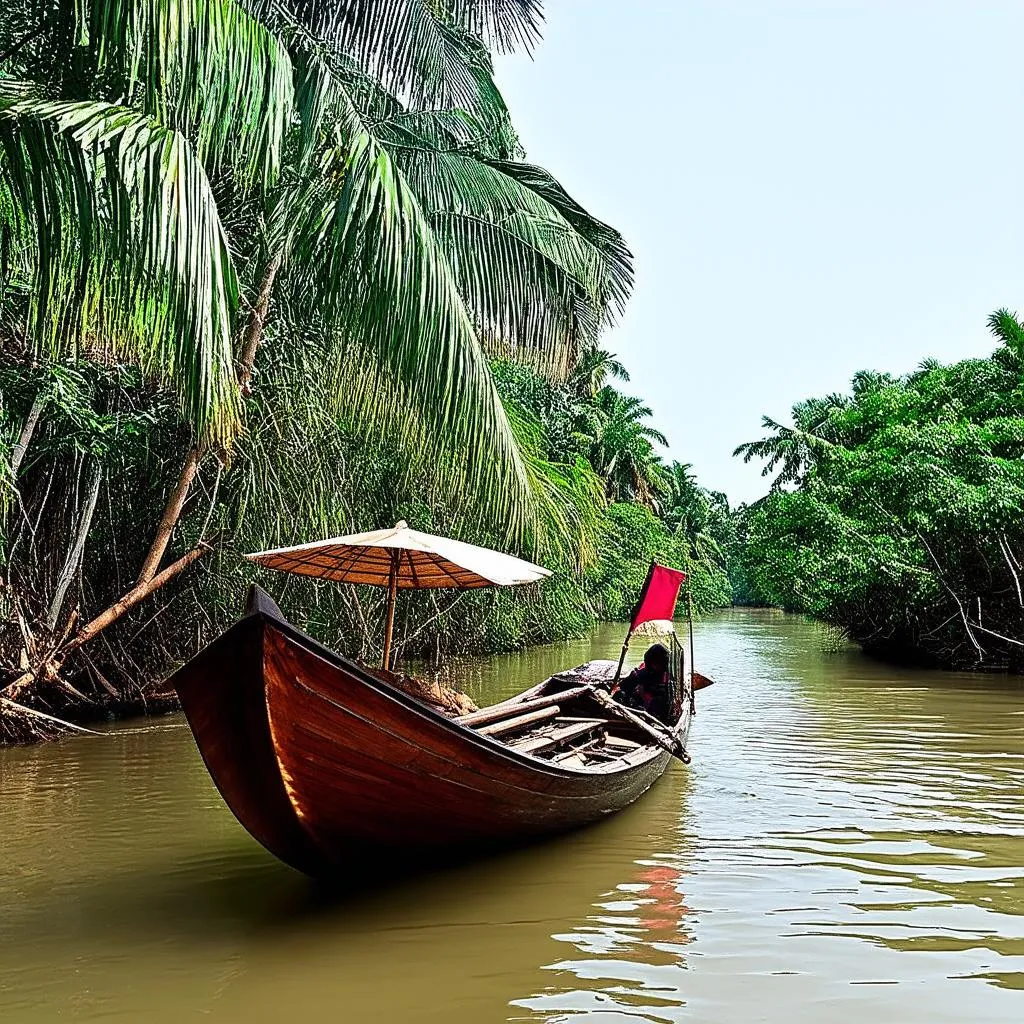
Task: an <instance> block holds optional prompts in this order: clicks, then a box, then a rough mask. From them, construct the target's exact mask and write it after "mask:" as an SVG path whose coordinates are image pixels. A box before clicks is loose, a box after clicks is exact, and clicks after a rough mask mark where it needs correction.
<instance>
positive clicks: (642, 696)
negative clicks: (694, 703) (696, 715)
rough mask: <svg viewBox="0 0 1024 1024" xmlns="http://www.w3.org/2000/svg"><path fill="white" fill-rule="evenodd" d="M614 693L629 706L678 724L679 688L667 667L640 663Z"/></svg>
mask: <svg viewBox="0 0 1024 1024" xmlns="http://www.w3.org/2000/svg"><path fill="white" fill-rule="evenodd" d="M614 696H615V699H616V700H617V701H618V702H619V703H620V704H623V705H625V706H626V707H627V708H636V709H639V710H640V711H646V712H647V713H648V714H649V715H654V717H655V718H657V719H658V721H659V722H664V723H665V725H675V723H676V721H677V719H678V718H679V711H680V700H679V687H678V685H677V684H676V681H675V680H674V679H673V678H672V677H671V675H669V673H668V671H667V670H665V669H652V668H648V667H647V666H646V665H640V666H639V667H638V668H635V669H633V671H632V672H630V673H629V675H628V676H626V678H625V679H623V680H622V681H621V682H620V683H619V688H618V690H617V691H616V692H615V695H614Z"/></svg>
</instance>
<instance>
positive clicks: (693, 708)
mask: <svg viewBox="0 0 1024 1024" xmlns="http://www.w3.org/2000/svg"><path fill="white" fill-rule="evenodd" d="M686 627H687V629H688V631H689V633H690V714H691V715H695V714H697V701H696V699H695V697H694V692H693V591H692V590H691V588H690V586H689V585H687V587H686Z"/></svg>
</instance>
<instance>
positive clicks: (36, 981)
mask: <svg viewBox="0 0 1024 1024" xmlns="http://www.w3.org/2000/svg"><path fill="white" fill-rule="evenodd" d="M620 642H621V630H620V628H619V627H616V626H610V625H609V626H602V627H600V628H599V629H598V630H597V631H596V632H595V633H594V635H593V636H592V637H591V638H590V639H589V640H588V641H581V642H575V643H571V644H566V645H558V646H550V647H544V648H536V649H533V650H530V651H526V652H523V653H521V654H516V655H509V656H503V657H499V658H491V659H486V660H481V661H474V662H472V663H467V664H465V665H462V666H459V667H458V669H457V671H458V673H459V674H460V676H461V678H462V679H463V680H464V682H465V684H466V685H467V687H468V688H469V689H470V690H471V692H473V693H474V695H475V696H476V697H477V699H478V700H480V701H481V702H484V701H490V700H493V699H497V698H499V697H501V696H505V695H508V694H510V693H512V692H514V691H516V690H519V689H522V688H523V687H524V686H526V685H527V684H529V683H532V682H535V681H536V680H537V679H539V678H542V677H543V676H545V675H548V674H550V673H551V672H552V671H554V670H556V669H557V668H560V667H564V666H565V665H567V664H576V663H579V662H582V661H585V660H587V659H588V658H590V657H612V656H614V655H615V653H616V652H617V649H618V645H619V643H620ZM697 667H698V668H699V669H701V671H703V672H705V674H707V675H710V676H712V677H713V678H715V679H716V680H717V684H716V685H715V686H714V687H713V688H711V689H710V690H708V691H705V692H703V693H701V694H699V695H698V716H697V720H696V722H695V726H694V731H693V733H692V734H691V752H692V754H693V764H692V766H691V767H690V768H689V769H684V768H683V767H682V766H681V765H675V766H673V768H672V769H671V770H670V771H669V773H668V774H667V775H666V777H665V778H664V779H663V780H662V782H661V783H659V784H658V785H657V786H656V787H655V788H654V789H653V790H652V791H651V792H650V793H649V794H648V795H647V796H646V797H645V798H644V799H643V800H642V801H640V802H639V803H638V804H636V805H635V806H634V807H632V808H630V809H629V810H627V811H626V812H624V813H623V814H621V815H619V816H617V817H615V818H613V819H610V820H608V821H607V822H604V823H602V824H601V825H599V826H597V827H594V828H591V829H589V830H586V831H583V832H580V833H577V834H575V835H571V836H568V837H565V838H562V839H559V840H556V841H553V842H548V843H545V844H544V845H542V846H537V847H533V848H530V849H526V850H520V851H517V852H514V853H508V854H505V855H502V856H500V857H495V858H491V859H489V860H486V861H482V862H477V863H474V864H471V865H468V866H467V865H461V866H457V867H456V866H453V867H451V868H450V869H448V870H441V871H433V872H431V873H428V874H422V873H416V872H415V871H410V873H409V875H408V876H405V877H401V878H390V879H383V880H382V879H379V878H367V877H350V878H341V879H339V880H338V883H337V885H336V886H334V887H333V888H332V889H331V890H330V891H325V890H324V889H323V888H321V887H317V886H314V885H313V884H312V883H309V882H307V881H306V880H305V879H303V878H302V877H300V876H299V875H297V874H295V873H294V872H292V871H291V870H290V869H288V868H286V867H284V866H282V865H280V864H278V863H277V862H276V861H274V860H273V858H271V857H270V856H269V854H267V853H265V852H264V851H263V850H262V849H261V848H260V847H259V846H257V844H256V843H255V842H253V841H252V840H251V839H250V838H249V837H248V836H247V835H246V833H245V832H244V831H243V830H242V829H241V827H240V826H239V825H238V824H237V823H236V822H235V821H234V819H233V818H232V816H231V814H230V812H229V811H228V810H227V809H226V807H225V806H224V805H223V804H222V802H221V800H220V798H219V797H218V795H217V793H216V791H215V790H214V788H213V785H212V783H211V782H210V780H209V778H208V776H207V775H206V772H205V770H204V768H203V766H202V763H201V761H200V759H199V757H198V754H197V753H196V750H195V747H194V744H193V742H192V738H191V735H190V733H189V731H188V729H187V727H186V726H185V725H184V722H183V720H182V719H181V718H180V716H172V717H169V718H162V719H157V720H152V721H145V720H143V721H134V722H128V723H123V724H121V725H118V726H116V727H114V728H112V729H111V730H110V731H109V732H108V733H107V734H106V735H104V736H103V737H102V738H91V737H83V738H77V739H71V740H66V741H64V742H61V743H57V744H51V745H48V746H41V747H36V748H30V749H18V750H6V751H0V1022H3V1024H37V1022H41V1021H104V1022H122V1021H123V1022H144V1024H149V1022H161V1024H162V1022H167V1024H171V1022H173V1024H179V1022H187V1021H212V1022H229V1021H230V1022H235V1021H237V1022H240V1024H263V1022H268V1024H269V1022H284V1024H305V1022H313V1021H315V1022H321V1021H324V1022H339V1024H348V1022H352V1024H361V1022H364V1021H365V1022H374V1024H376V1022H382V1024H388V1022H392V1021H394V1022H402V1024H421V1022H437V1024H441V1022H444V1024H488V1022H502V1021H521V1022H542V1021H546V1022H569V1024H575V1022H577V1021H578V1022H580V1024H583V1022H585V1024H627V1022H637V1024H640V1022H644V1024H651V1022H654V1024H660V1022H674V1021H708V1022H717V1024H721V1022H731V1021H737V1022H738V1021H744V1022H747V1021H771V1022H786V1024H803V1022H818V1021H830V1022H838V1024H847V1022H849V1024H865V1022H867V1024H889V1022H893V1024H897V1022H898V1024H906V1022H918V1021H920V1022H922V1024H924V1022H927V1024H944V1022H957V1024H961V1022H964V1021H977V1022H989V1021H991V1022H997V1021H998V1022H1003V1021H1006V1022H1011V1021H1012V1022H1015V1024H1019V1022H1021V1021H1024V680H1021V679H1008V678H1003V677H979V676H967V675H949V674H941V673H928V672H920V671H910V670H902V669H894V668H892V667H888V666H884V665H881V664H878V663H875V662H872V661H870V660H868V659H866V658H864V657H862V656H861V655H859V654H857V653H854V652H846V653H840V654H836V653H825V651H824V650H823V644H822V638H821V634H820V632H819V631H818V629H817V628H816V627H814V626H813V625H811V624H809V623H807V622H805V621H803V620H802V619H799V618H796V617H792V616H785V615H782V614H781V613H777V612H767V611H746V610H736V611H732V612H727V613H723V614H720V615H717V616H714V617H712V618H710V619H708V620H706V621H705V622H702V623H701V624H700V626H699V627H698V634H697ZM411 866H414V865H411Z"/></svg>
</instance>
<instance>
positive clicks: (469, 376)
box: [290, 134, 530, 523]
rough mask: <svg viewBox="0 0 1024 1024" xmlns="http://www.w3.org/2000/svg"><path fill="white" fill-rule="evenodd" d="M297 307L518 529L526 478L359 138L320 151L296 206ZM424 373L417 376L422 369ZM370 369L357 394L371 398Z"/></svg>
mask: <svg viewBox="0 0 1024 1024" xmlns="http://www.w3.org/2000/svg"><path fill="white" fill-rule="evenodd" d="M291 222H292V223H291V238H290V248H291V252H292V254H293V257H294V259H295V264H296V266H297V267H301V268H302V270H301V275H302V278H301V286H302V287H303V289H304V291H305V294H306V301H307V302H310V303H311V304H312V305H314V306H315V307H316V308H318V309H319V310H320V311H322V313H323V315H324V317H325V319H326V320H327V321H328V322H329V323H332V324H333V325H334V326H335V329H336V330H337V331H338V333H339V334H340V335H341V337H342V339H343V341H344V344H345V345H346V346H350V349H349V351H350V352H354V351H359V350H362V351H363V352H365V353H366V354H367V355H368V357H369V358H370V359H371V360H372V361H373V362H374V363H376V364H377V365H379V366H381V367H383V368H385V370H386V371H387V373H388V374H390V375H391V376H392V377H393V379H394V380H395V381H396V382H398V383H399V384H400V385H401V387H402V388H403V391H404V394H405V395H406V396H407V397H408V399H409V400H410V401H411V402H412V403H413V404H414V406H415V408H416V409H417V410H418V412H419V415H420V416H421V417H422V418H423V419H424V421H425V422H427V423H428V424H429V425H430V426H431V428H432V429H433V431H434V432H435V437H436V438H437V444H438V445H439V446H441V447H443V448H444V449H446V450H447V451H448V452H452V451H454V450H463V451H465V453H466V459H467V466H468V479H469V482H470V485H471V486H472V487H474V489H478V490H479V491H480V493H481V494H483V495H486V496H487V497H488V498H489V499H490V500H492V501H494V502H495V503H496V505H497V506H498V507H500V508H501V509H503V510H505V511H507V514H508V516H509V517H510V518H511V519H512V520H515V521H517V522H520V523H521V522H522V521H523V518H524V517H525V515H526V514H527V512H528V506H529V501H530V496H529V489H528V486H527V479H526V474H525V472H524V468H523V464H522V461H521V459H520V457H519V453H518V450H517V448H516V444H515V440H514V437H513V435H512V431H511V429H510V427H509V423H508V420H507V418H506V416H505V413H504V410H503V409H502V406H501V402H500V400H499V398H498V395H497V393H496V391H495V389H494V384H493V382H492V380H491V376H490V372H489V368H488V364H487V360H486V358H485V355H484V353H483V350H482V348H481V346H480V344H479V341H478V339H477V336H476V333H475V331H474V327H473V323H472V321H471V319H470V317H469V314H468V312H467V310H466V308H465V305H464V303H463V300H462V296H461V295H460V293H459V290H458V287H457V285H456V281H455V278H454V274H453V273H452V270H451V267H450V265H449V264H448V261H447V260H446V258H445V255H444V253H443V252H442V250H441V249H440V248H439V247H438V245H437V244H436V242H435V240H434V237H433V234H432V232H431V230H430V226H429V224H428V223H427V221H426V218H425V217H424V215H423V211H422V210H421V209H420V206H419V203H418V201H417V199H416V196H415V194H414V193H413V191H412V189H411V188H410V187H409V185H408V183H407V182H406V181H405V179H404V178H403V176H402V175H401V173H400V172H399V171H398V170H397V169H396V168H395V166H394V164H393V162H392V161H391V159H390V157H389V156H388V154H387V153H386V152H385V151H384V150H383V149H381V148H380V146H379V145H377V143H376V142H375V141H374V140H373V139H372V138H370V137H369V136H368V135H365V134H364V135H361V136H360V137H359V138H358V139H357V140H356V142H355V144H354V145H353V146H352V148H351V149H350V150H348V151H347V152H342V151H337V152H335V153H333V154H329V155H328V157H327V158H326V160H325V163H324V166H323V168H322V174H321V175H319V176H318V177H317V179H315V180H314V182H313V183H312V184H311V185H310V186H309V187H308V188H307V189H306V191H305V192H304V194H303V195H302V196H301V198H300V199H299V201H298V202H297V203H296V205H295V207H294V208H293V214H292V218H291ZM425 367H429V368H430V369H429V370H428V371H426V372H425V370H424V368H425ZM376 383H377V378H376V377H375V376H374V374H373V373H372V372H371V373H369V374H368V375H367V377H366V379H365V380H364V381H363V382H361V383H357V384H356V387H355V388H354V391H355V392H356V393H358V392H359V390H360V389H363V392H364V394H370V395H372V394H374V392H375V388H374V385H375V384H376Z"/></svg>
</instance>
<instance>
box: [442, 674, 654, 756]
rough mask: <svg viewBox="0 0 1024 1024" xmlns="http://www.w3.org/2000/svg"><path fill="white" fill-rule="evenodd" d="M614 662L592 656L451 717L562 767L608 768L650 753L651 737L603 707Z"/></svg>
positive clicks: (467, 726)
mask: <svg viewBox="0 0 1024 1024" xmlns="http://www.w3.org/2000/svg"><path fill="white" fill-rule="evenodd" d="M615 667H616V666H615V662H613V661H592V662H589V663H588V664H586V665H581V666H580V667H579V668H576V669H572V670H570V671H568V672H565V673H562V674H560V675H557V676H553V677H552V678H551V679H548V680H546V681H545V682H544V683H541V684H540V685H539V686H537V687H534V688H533V689H532V690H528V691H526V692H525V693H523V694H520V695H519V696H517V697H514V698H512V699H511V700H507V701H503V702H502V703H500V704H495V705H493V706H491V707H487V708H484V709H482V710H480V711H474V712H472V713H471V714H468V715H461V716H459V717H457V718H455V721H456V722H458V723H459V725H462V726H465V727H466V728H470V729H472V730H473V731H474V732H477V733H479V734H480V735H482V736H490V737H491V738H492V739H496V740H498V741H500V742H501V743H504V744H505V745H506V746H508V747H509V748H511V749H512V750H515V751H517V752H519V753H521V754H529V755H530V756H531V757H536V758H539V759H540V760H543V761H547V762H549V763H551V764H556V765H558V766H559V767H562V768H577V769H580V768H583V769H588V770H601V769H604V770H608V771H614V770H617V769H620V768H624V767H628V766H629V765H632V764H636V763H638V762H639V761H643V760H646V759H647V758H649V757H651V756H652V754H653V753H654V752H655V751H656V750H657V748H656V746H655V745H654V744H653V743H652V741H651V737H650V736H649V735H648V734H647V733H645V732H644V731H643V730H642V729H640V728H638V727H637V726H636V725H634V724H633V723H631V722H629V721H626V720H625V719H624V718H622V717H620V716H619V715H618V714H616V713H615V711H613V710H610V709H609V708H608V707H607V706H606V702H607V697H605V699H604V700H602V699H601V698H602V697H603V696H604V695H606V694H607V690H604V691H603V693H599V694H595V691H594V684H605V685H607V684H608V683H609V682H610V681H611V680H612V679H613V678H614V675H615Z"/></svg>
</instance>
